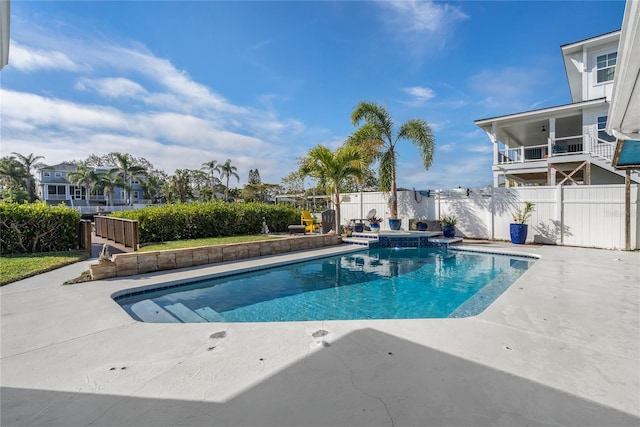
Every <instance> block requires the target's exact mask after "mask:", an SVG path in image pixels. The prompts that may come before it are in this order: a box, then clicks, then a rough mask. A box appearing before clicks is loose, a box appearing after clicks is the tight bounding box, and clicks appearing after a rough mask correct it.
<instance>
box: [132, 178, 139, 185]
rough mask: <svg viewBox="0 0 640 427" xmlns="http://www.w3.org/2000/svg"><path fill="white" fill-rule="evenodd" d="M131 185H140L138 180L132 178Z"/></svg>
mask: <svg viewBox="0 0 640 427" xmlns="http://www.w3.org/2000/svg"><path fill="white" fill-rule="evenodd" d="M131 184H140V181H139V180H138V178H131Z"/></svg>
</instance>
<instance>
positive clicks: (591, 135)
mask: <svg viewBox="0 0 640 427" xmlns="http://www.w3.org/2000/svg"><path fill="white" fill-rule="evenodd" d="M619 40H620V31H615V32H612V33H608V34H603V35H600V36H597V37H593V38H590V39H587V40H583V41H579V42H576V43H571V44H567V45H564V46H562V47H561V49H562V56H563V59H564V64H565V69H566V73H567V78H568V81H569V89H570V91H571V98H572V101H573V102H572V103H571V104H566V105H559V106H556V107H549V108H544V109H540V110H533V111H526V112H521V113H515V114H509V115H506V116H500V117H492V118H487V119H481V120H476V121H475V123H476V125H478V126H479V127H480V128H481V129H483V130H484V131H485V132H486V133H487V135H488V136H489V139H490V140H491V142H493V184H494V186H496V187H497V186H499V185H506V186H508V185H510V183H516V184H517V185H558V184H574V185H575V184H584V185H595V184H622V183H624V175H625V173H624V171H618V170H616V169H614V168H613V167H612V165H611V159H612V157H613V154H614V150H615V146H616V139H615V137H613V136H611V135H609V134H607V132H606V131H605V129H606V126H607V119H608V111H609V101H610V99H611V94H612V88H613V82H614V78H615V76H616V74H617V72H616V71H617V70H616V64H617V54H618V42H619ZM631 179H632V180H633V181H635V182H640V174H638V172H637V171H634V173H633V174H632V178H631Z"/></svg>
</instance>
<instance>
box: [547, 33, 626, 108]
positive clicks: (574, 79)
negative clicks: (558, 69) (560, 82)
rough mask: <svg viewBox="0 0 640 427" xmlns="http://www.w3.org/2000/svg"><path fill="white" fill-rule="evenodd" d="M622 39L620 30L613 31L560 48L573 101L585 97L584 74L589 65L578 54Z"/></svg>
mask: <svg viewBox="0 0 640 427" xmlns="http://www.w3.org/2000/svg"><path fill="white" fill-rule="evenodd" d="M619 37H620V30H616V31H612V32H610V33H606V34H601V35H599V36H596V37H591V38H588V39H585V40H580V41H578V42H574V43H569V44H565V45H562V46H560V49H561V50H562V58H563V59H564V69H565V72H566V73H567V80H568V81H569V90H570V91H571V99H572V100H574V101H577V100H580V99H582V97H583V93H582V73H584V72H585V71H586V67H587V64H585V63H584V58H582V57H580V58H579V59H576V54H582V52H583V51H584V50H585V49H593V48H597V47H598V46H601V45H605V44H609V43H612V42H615V41H616V39H618V38H619Z"/></svg>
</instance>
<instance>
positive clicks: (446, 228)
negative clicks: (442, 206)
mask: <svg viewBox="0 0 640 427" xmlns="http://www.w3.org/2000/svg"><path fill="white" fill-rule="evenodd" d="M457 223H458V217H456V216H455V215H453V214H450V215H447V214H445V215H442V216H441V217H440V224H442V234H444V237H455V235H456V224H457Z"/></svg>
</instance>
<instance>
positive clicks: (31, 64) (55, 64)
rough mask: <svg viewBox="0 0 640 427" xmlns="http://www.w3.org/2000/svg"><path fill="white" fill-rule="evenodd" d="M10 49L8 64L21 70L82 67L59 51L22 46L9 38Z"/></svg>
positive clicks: (76, 68) (68, 69)
mask: <svg viewBox="0 0 640 427" xmlns="http://www.w3.org/2000/svg"><path fill="white" fill-rule="evenodd" d="M10 50H11V60H10V61H9V66H11V67H15V68H17V69H19V70H21V71H26V72H30V71H36V70H66V71H80V70H81V68H82V67H80V66H79V65H78V64H77V63H75V62H74V61H72V60H71V59H70V58H69V57H68V56H67V55H65V54H64V53H62V52H60V51H56V50H46V49H35V48H31V47H28V46H23V45H21V44H20V43H18V42H16V41H15V40H11V47H10Z"/></svg>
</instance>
